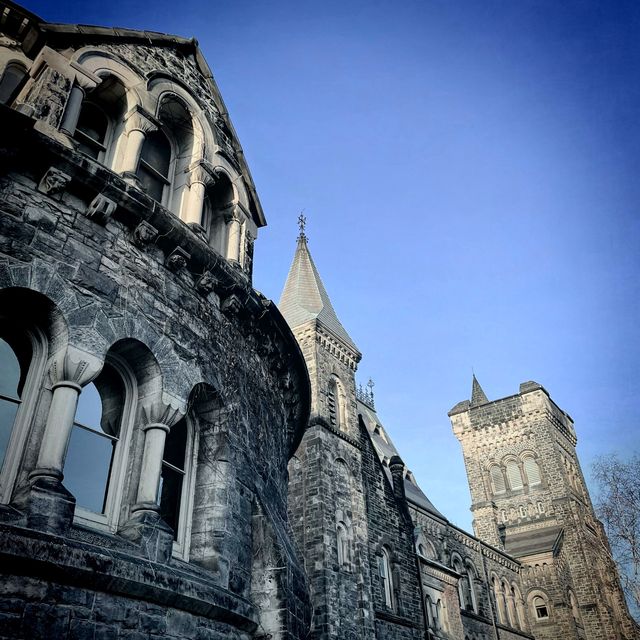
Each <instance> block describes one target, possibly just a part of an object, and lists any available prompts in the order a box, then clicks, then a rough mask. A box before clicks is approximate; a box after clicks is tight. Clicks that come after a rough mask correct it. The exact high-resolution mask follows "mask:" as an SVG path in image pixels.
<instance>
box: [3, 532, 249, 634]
mask: <svg viewBox="0 0 640 640" xmlns="http://www.w3.org/2000/svg"><path fill="white" fill-rule="evenodd" d="M0 536H1V538H2V547H1V548H0V563H1V564H2V570H3V573H5V574H12V575H25V576H26V575H35V576H47V580H49V581H55V582H58V583H61V584H72V585H74V586H83V587H85V588H89V589H92V590H96V591H104V592H107V593H112V594H116V595H120V596H124V597H129V598H143V599H144V600H145V601H147V602H153V603H156V604H159V605H162V606H169V607H172V608H177V609H182V610H183V611H187V612H189V613H192V614H195V615H197V616H203V617H206V618H210V619H212V620H218V621H221V622H226V623H229V624H233V625H235V626H236V627H239V628H241V629H243V630H246V631H248V632H253V631H254V630H255V629H256V628H257V613H256V610H255V608H254V606H253V605H252V604H251V603H250V602H249V601H248V600H246V599H244V598H241V597H239V596H238V595H236V594H234V593H231V592H230V591H227V590H226V589H223V588H221V587H217V586H215V585H212V584H211V580H210V579H207V577H206V576H202V577H201V576H199V575H198V574H197V572H196V571H197V570H193V567H191V566H189V568H183V565H181V566H180V567H178V566H167V565H163V564H158V563H155V562H150V561H149V560H146V559H142V558H139V557H136V556H134V555H131V554H128V553H126V552H123V551H119V550H115V549H108V550H107V549H104V548H101V549H100V552H99V553H96V549H97V547H96V546H94V545H92V544H87V543H83V542H79V541H76V540H72V539H70V538H64V539H61V538H59V537H57V536H53V535H50V534H47V533H41V532H37V531H32V530H29V529H24V528H21V527H13V526H11V525H0Z"/></svg>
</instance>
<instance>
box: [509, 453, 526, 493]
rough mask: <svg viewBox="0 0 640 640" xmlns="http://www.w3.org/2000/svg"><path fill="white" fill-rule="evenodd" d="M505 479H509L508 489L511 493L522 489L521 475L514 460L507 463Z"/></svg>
mask: <svg viewBox="0 0 640 640" xmlns="http://www.w3.org/2000/svg"><path fill="white" fill-rule="evenodd" d="M506 466H507V478H508V479H509V487H510V488H511V490H512V491H514V490H516V489H522V486H523V484H522V474H521V473H520V467H519V466H518V463H517V462H516V461H515V460H508V461H507V465H506Z"/></svg>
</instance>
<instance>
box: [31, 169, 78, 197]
mask: <svg viewBox="0 0 640 640" xmlns="http://www.w3.org/2000/svg"><path fill="white" fill-rule="evenodd" d="M69 182H71V176H70V175H68V174H66V173H64V172H63V171H60V169H56V168H55V167H49V168H48V169H47V172H46V173H45V174H44V175H43V176H42V180H40V184H38V191H40V193H45V194H47V195H48V196H55V195H58V194H61V193H62V192H63V191H64V189H65V187H66V186H67V185H68V184H69Z"/></svg>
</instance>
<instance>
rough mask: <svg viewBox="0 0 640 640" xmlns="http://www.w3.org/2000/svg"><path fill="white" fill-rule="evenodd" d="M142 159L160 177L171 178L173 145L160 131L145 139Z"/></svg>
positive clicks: (141, 154)
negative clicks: (170, 167)
mask: <svg viewBox="0 0 640 640" xmlns="http://www.w3.org/2000/svg"><path fill="white" fill-rule="evenodd" d="M140 157H141V158H142V160H144V161H145V162H146V163H147V164H148V165H150V166H151V167H153V168H154V169H155V170H156V171H157V172H158V173H159V174H160V175H162V176H164V177H165V178H167V177H168V176H169V162H170V161H171V145H170V144H169V141H168V140H167V137H166V136H165V135H164V134H163V133H162V132H160V131H154V132H153V133H150V134H149V135H147V137H146V138H145V141H144V144H143V145H142V152H141V153H140Z"/></svg>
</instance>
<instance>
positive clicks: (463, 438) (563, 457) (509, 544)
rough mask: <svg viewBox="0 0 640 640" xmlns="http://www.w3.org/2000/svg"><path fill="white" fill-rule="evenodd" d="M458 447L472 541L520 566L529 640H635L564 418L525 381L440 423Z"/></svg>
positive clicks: (477, 396)
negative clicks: (498, 551)
mask: <svg viewBox="0 0 640 640" xmlns="http://www.w3.org/2000/svg"><path fill="white" fill-rule="evenodd" d="M449 415H450V416H451V422H452V424H453V430H454V433H455V435H456V437H457V438H458V440H459V441H460V443H461V444H462V449H463V454H464V460H465V465H466V469H467V474H468V477H469V486H470V488H471V496H472V511H473V515H474V522H473V526H474V530H475V532H476V535H477V536H478V537H480V538H482V539H483V540H486V541H487V542H489V543H490V544H492V545H494V546H495V547H497V548H499V549H502V550H504V551H506V552H507V553H508V554H510V555H511V556H512V557H514V558H517V559H518V560H519V561H520V563H521V564H522V572H521V573H522V590H523V593H524V594H525V596H526V600H527V606H528V609H529V611H530V620H531V622H532V627H531V631H532V633H533V635H534V636H535V637H536V638H540V639H542V640H552V639H554V638H563V639H564V638H566V639H570V638H572V639H573V638H575V639H578V638H587V639H589V640H591V639H593V640H600V639H602V640H604V639H605V638H637V637H638V629H637V626H636V625H635V623H634V622H633V620H632V619H631V618H630V616H629V613H628V610H627V606H626V603H625V599H624V596H623V593H622V590H621V588H620V582H619V578H618V574H617V571H616V567H615V564H614V563H613V561H612V558H611V552H610V549H609V545H608V542H607V538H606V535H605V533H604V529H603V527H602V524H601V523H600V522H599V521H598V520H597V518H596V517H595V514H594V512H593V506H592V504H591V500H590V498H589V493H588V491H587V487H586V484H585V481H584V477H583V475H582V471H581V469H580V463H579V461H578V457H577V455H576V448H575V447H576V432H575V429H574V426H573V422H572V420H571V418H570V417H569V415H568V414H567V413H565V412H564V411H562V409H560V408H559V407H558V406H557V405H556V404H555V403H554V402H553V400H552V399H551V398H550V396H549V394H548V393H547V391H546V390H545V389H544V388H543V387H542V386H541V385H539V384H537V383H535V382H526V383H523V384H522V385H520V392H519V393H518V394H516V395H514V396H510V397H507V398H502V399H500V400H496V401H494V402H489V401H488V399H487V397H486V395H485V394H484V392H483V391H482V389H481V388H480V386H479V385H478V383H477V381H476V380H475V379H474V385H473V394H472V399H471V402H469V401H465V402H462V403H460V404H458V405H457V406H456V407H454V408H453V409H452V411H451V412H450V414H449Z"/></svg>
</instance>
